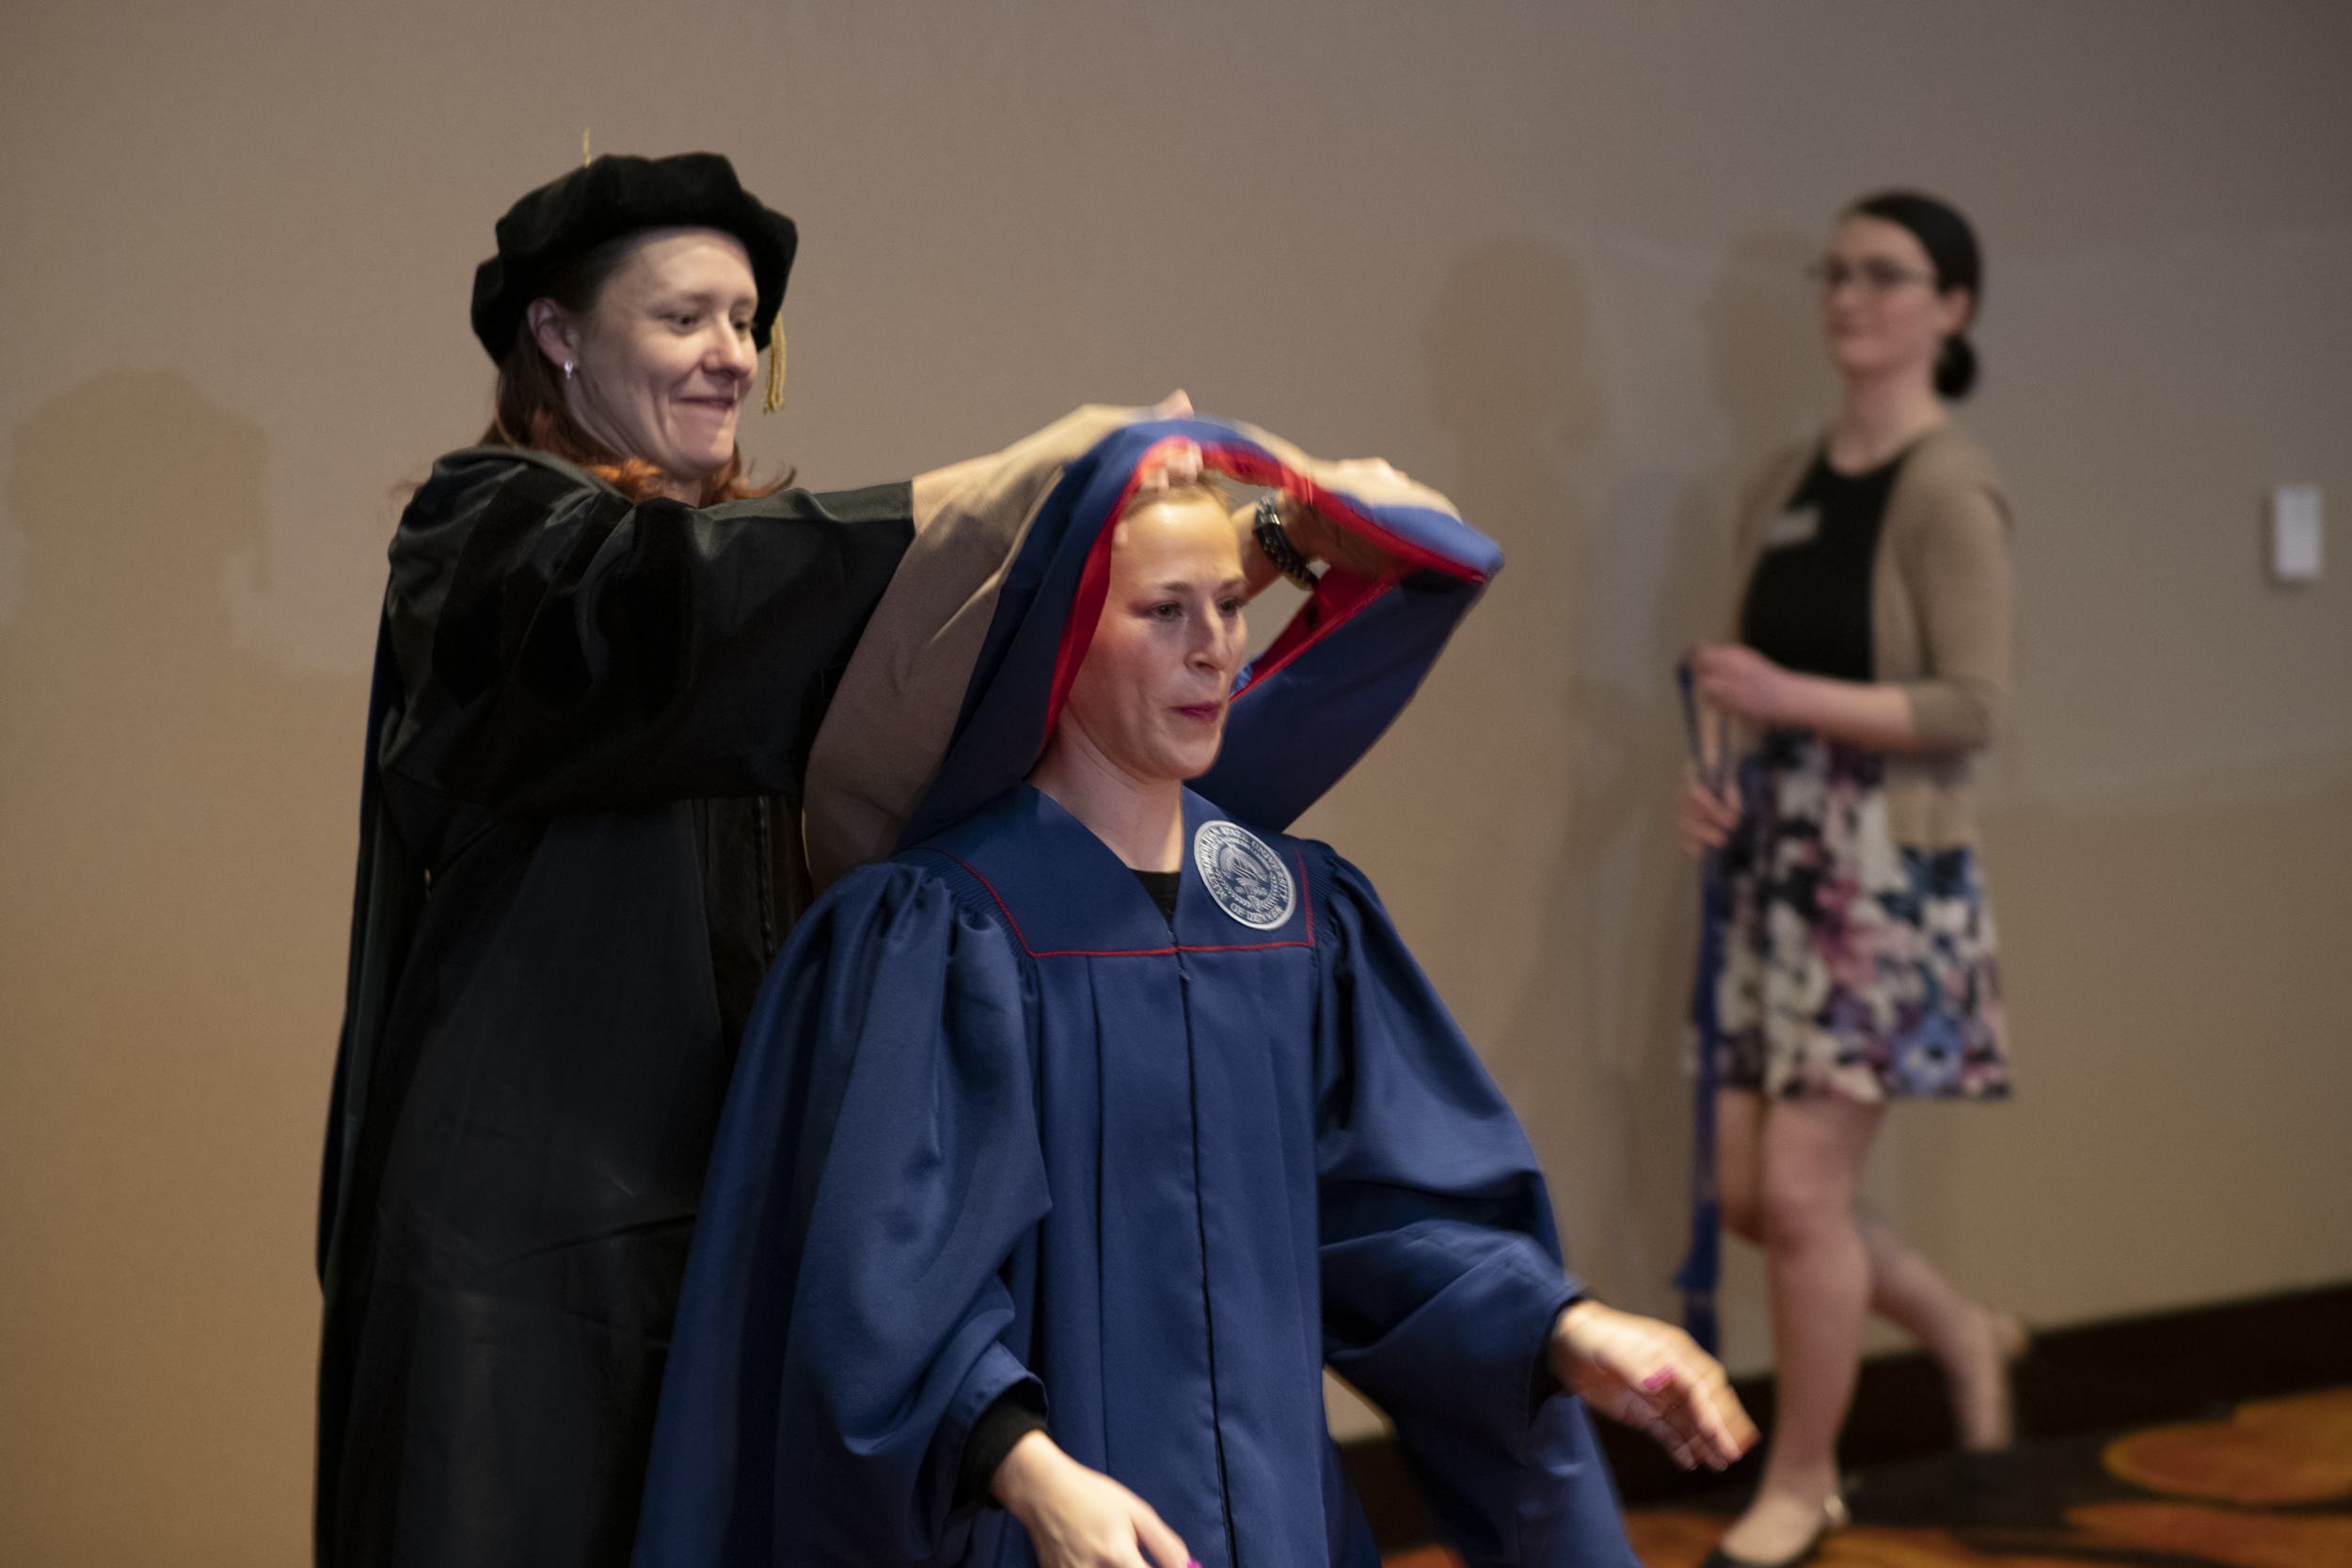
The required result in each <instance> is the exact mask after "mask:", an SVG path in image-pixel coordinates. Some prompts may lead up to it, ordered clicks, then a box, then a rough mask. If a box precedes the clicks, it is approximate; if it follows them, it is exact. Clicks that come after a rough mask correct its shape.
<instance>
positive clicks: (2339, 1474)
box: [1390, 1388, 2352, 1568]
mask: <svg viewBox="0 0 2352 1568" xmlns="http://www.w3.org/2000/svg"><path fill="white" fill-rule="evenodd" d="M1847 1501H1848V1504H1849V1506H1850V1507H1851V1509H1852V1512H1853V1516H1854V1523H1853V1526H1852V1528H1849V1529H1846V1530H1843V1531H1841V1532H1839V1533H1838V1534H1836V1535H1834V1536H1832V1537H1830V1538H1829V1539H1828V1540H1827V1541H1826V1542H1825V1543H1824V1544H1823V1545H1822V1549H1821V1553H1820V1557H1819V1558H1818V1559H1816V1561H1818V1562H1819V1563H1820V1564H1822V1565H1823V1568H2056V1565H2059V1564H2066V1565H2079V1564H2087V1563H2088V1564H2100V1563H2104V1564H2114V1565H2130V1568H2352V1388H2341V1389H2333V1390H2328V1391H2323V1392H2319V1393H2313V1394H2304V1395H2297V1396H2292V1397H2289V1398H2285V1399H2277V1400H2265V1401H2261V1402H2254V1403H2249V1404H2246V1405H2241V1406H2239V1407H2237V1408H2236V1409H2235V1410H2234V1411H2233V1410H2228V1409H2223V1410H2219V1411H2217V1412H2215V1414H2214V1418H2212V1419H2209V1420H2204V1421H2195V1422H2183V1423H2174V1424H2171V1425H2168V1426H2162V1427H2153V1428H2149V1427H2143V1428H2137V1429H2132V1430H2129V1431H2125V1432H2120V1433H2094V1434H2079V1435H2070V1436H2063V1437H2045V1438H2042V1439H2039V1440H2036V1441H2032V1442H2028V1443H2024V1444H2021V1445H2019V1446H2018V1447H2017V1448H2016V1449H2011V1450H2010V1451H2009V1452H2007V1453H2003V1454H1997V1455H1974V1456H1959V1455H1947V1456H1945V1457H1942V1458H1935V1459H1921V1460H1911V1461H1906V1462H1902V1463H1899V1464H1887V1465H1876V1466H1873V1467H1871V1468H1868V1469H1866V1470H1863V1471H1861V1472H1859V1473H1857V1474H1856V1475H1855V1476H1854V1477H1853V1478H1851V1481H1850V1484H1849V1492H1848V1497H1847ZM1746 1502H1747V1493H1746V1491H1745V1489H1744V1488H1733V1489H1727V1490H1724V1491H1721V1492H1716V1493H1709V1494H1705V1495H1702V1496H1697V1497H1690V1498H1688V1499H1684V1500H1681V1501H1678V1502H1677V1504H1676V1505H1675V1506H1674V1507H1672V1508H1645V1509H1635V1510H1633V1511H1632V1512H1630V1513H1628V1514H1627V1516H1626V1523H1627V1529H1628V1532H1629V1534H1630V1535H1631V1537H1632V1539H1633V1544H1634V1547H1635V1549H1636V1550H1637V1551H1639V1552H1640V1553H1641V1556H1642V1560H1643V1561H1644V1562H1645V1564H1647V1568H1695V1565H1696V1564H1697V1563H1698V1562H1699V1561H1700V1560H1702V1559H1704V1558H1705V1557H1706V1556H1707V1554H1708V1551H1709V1550H1710V1549H1711V1548H1712V1547H1713V1545H1714V1544H1715V1541H1716V1539H1717V1537H1719V1536H1720V1535H1721V1534H1722V1533H1723V1531H1724V1528H1725V1527H1726V1526H1727V1525H1728V1524H1729V1523H1730V1521H1731V1519H1732V1517H1733V1516H1734V1515H1735V1514H1736V1513H1739V1511H1740V1509H1741V1508H1742V1507H1744V1506H1745V1505H1746ZM1390 1561H1391V1564H1392V1565H1395V1568H1406V1565H1410V1568H1438V1565H1440V1564H1444V1563H1449V1562H1451V1561H1452V1558H1451V1555H1450V1554H1447V1553H1445V1552H1443V1551H1442V1550H1440V1549H1438V1548H1423V1549H1422V1550H1421V1551H1417V1552H1411V1553H1401V1554H1398V1555H1397V1556H1394V1557H1391V1559H1390Z"/></svg>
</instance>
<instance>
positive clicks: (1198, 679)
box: [1057, 489, 1248, 784]
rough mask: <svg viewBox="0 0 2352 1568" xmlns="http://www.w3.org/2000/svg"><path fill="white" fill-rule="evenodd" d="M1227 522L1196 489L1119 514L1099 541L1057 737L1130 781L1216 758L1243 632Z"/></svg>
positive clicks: (1192, 772) (1240, 586)
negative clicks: (1092, 609)
mask: <svg viewBox="0 0 2352 1568" xmlns="http://www.w3.org/2000/svg"><path fill="white" fill-rule="evenodd" d="M1247 594H1248V579H1247V578H1244V577H1243V575H1242V566H1241V548H1240V542H1239V540H1238V539H1237V538H1236V536H1235V534H1234V531H1233V524H1232V519H1231V518H1229V517H1228V516H1227V515H1226V514H1225V511H1224V508H1223V507H1222V506H1220V505H1219V504H1218V503H1217V500H1216V497H1215V496H1214V495H1212V494H1211V493H1210V492H1208V491H1206V490H1199V489H1187V490H1180V491H1177V492H1174V493H1173V495H1172V496H1171V497H1170V499H1166V500H1158V501H1153V502H1151V503H1149V504H1147V505H1144V506H1141V507H1138V508H1137V509H1136V510H1135V511H1134V512H1132V513H1130V514H1129V515H1127V516H1126V517H1125V518H1124V519H1122V520H1121V521H1120V524H1119V525H1118V532H1117V533H1116V534H1115V535H1114V536H1113V538H1112V541H1111V571H1110V588H1109V592H1108V594H1106V595H1105V596H1104V601H1103V618H1102V620H1101V621H1100V622H1098V623H1097V624H1096V626H1095V628H1094V641H1092V643H1090V644H1089V646H1088V649H1087V657H1086V662H1085V663H1083V664H1081V665H1080V666H1079V667H1078V673H1077V677H1076V678H1075V679H1074V680H1073V682H1072V683H1071V687H1070V697H1069V700H1068V702H1067V703H1066V704H1065V705H1063V708H1062V715H1061V720H1060V723H1059V726H1058V727H1057V737H1060V738H1066V736H1065V733H1064V732H1069V731H1072V730H1075V731H1076V732H1078V735H1077V736H1076V738H1077V740H1078V743H1079V744H1080V745H1082V746H1084V747H1086V748H1087V749H1089V750H1091V751H1092V752H1095V753H1097V754H1098V755H1099V756H1100V758H1101V759H1102V760H1103V761H1104V762H1106V763H1108V764H1109V765H1110V766H1112V767H1113V768H1117V769H1118V770H1119V771H1120V772H1121V773H1124V774H1126V775H1127V777H1128V778H1130V779H1132V780H1134V781H1135V782H1136V783H1138V784H1165V783H1175V782H1181V781H1183V780H1185V779H1195V778H1199V777H1200V775H1201V774H1203V773H1205V772H1207V771H1208V770H1209V768H1210V766H1211V765H1212V764H1213V763H1215V762H1216V752H1217V747H1218V745H1219V744H1220V743H1221V742H1222V741H1223V739H1224V736H1225V708H1226V701H1227V698H1228V697H1229V696H1230V695H1231V693H1232V687H1233V676H1234V673H1236V672H1237V671H1239V670H1240V668H1241V662H1242V650H1243V645H1244V641H1245V640H1246V638H1247V636H1248V632H1247V628H1246V626H1244V624H1243V621H1242V607H1243V605H1244V603H1245V602H1246V600H1247Z"/></svg>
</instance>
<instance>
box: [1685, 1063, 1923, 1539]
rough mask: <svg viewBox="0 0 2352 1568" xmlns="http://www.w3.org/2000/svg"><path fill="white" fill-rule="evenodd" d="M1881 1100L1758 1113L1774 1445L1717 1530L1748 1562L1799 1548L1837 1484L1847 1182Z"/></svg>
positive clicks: (1858, 1251) (1853, 1318)
mask: <svg viewBox="0 0 2352 1568" xmlns="http://www.w3.org/2000/svg"><path fill="white" fill-rule="evenodd" d="M1883 1110H1884V1107H1883V1106H1878V1105H1861V1104H1856V1103H1854V1102H1852V1101H1843V1100H1786V1101H1774V1102H1773V1103H1772V1104H1771V1105H1770V1106H1768V1107H1766V1108H1765V1111H1764V1115H1763V1137H1762V1140H1761V1147H1762V1154H1763V1160H1762V1170H1763V1177H1764V1181H1763V1204H1762V1218H1763V1231H1764V1250H1765V1261H1766V1264H1767V1267H1768V1269H1769V1273H1770V1277H1771V1282H1772V1355H1773V1362H1774V1366H1775V1372H1776V1375H1775V1378H1774V1388H1775V1398H1774V1410H1773V1417H1772V1449H1771V1451H1770V1452H1769V1453H1768V1454H1767V1455H1766V1457H1765V1461H1764V1479H1763V1481H1762V1483H1761V1484H1760V1485H1759V1486H1758V1487H1757V1488H1756V1500H1755V1501H1754V1502H1753V1503H1751V1504H1749V1505H1748V1511H1747V1512H1746V1513H1742V1514H1741V1515H1740V1518H1739V1519H1738V1521H1737V1522H1735V1523H1734V1524H1733V1525H1732V1527H1731V1529H1730V1532H1729V1533H1728V1534H1726V1535H1725V1536H1724V1550H1726V1551H1728V1552H1730V1553H1731V1554H1732V1555H1733V1556H1735V1557H1739V1558H1742V1559H1745V1560H1748V1561H1751V1562H1775V1561H1779V1560H1782V1559H1785V1558H1788V1557H1790V1556H1792V1555H1794V1554H1795V1553H1796V1552H1798V1551H1799V1550H1801V1549H1802V1548H1803V1547H1804V1544H1805V1543H1806V1542H1807V1541H1808V1540H1810V1539H1811V1538H1812V1536H1813V1534H1814V1532H1815V1531H1816V1530H1818V1529H1819V1528H1820V1524H1821V1518H1822V1508H1823V1506H1824V1504H1825V1503H1827V1501H1828V1500H1829V1499H1830V1498H1831V1497H1834V1496H1836V1491H1837V1455H1836V1445H1837V1429H1838V1428H1839V1427H1840V1426H1841V1425H1843V1424H1844V1422H1845V1419H1846V1406H1847V1404H1848V1402H1850V1401H1851V1399H1852V1397H1853V1383H1854V1372H1855V1370H1856V1368H1857V1366H1858V1365H1859V1363H1860V1360H1861V1354H1862V1320H1863V1318H1864V1316H1865V1315H1866V1314H1867V1311H1868V1309H1869V1302H1870V1258H1869V1253H1868V1250H1867V1248H1866V1247H1865V1246H1864V1244H1863V1240H1862V1234H1861V1232H1860V1230H1859V1229H1857V1228H1856V1227H1855V1224H1854V1184H1855V1182H1856V1180H1858V1179H1859V1177H1860V1175H1861V1171H1862V1167H1863V1164H1864V1163H1865V1162H1866V1161H1867V1159H1868V1158H1869V1154H1870V1141H1871V1138H1872V1137H1873V1135H1874V1134H1875V1133H1876V1132H1877V1131H1878V1124H1879V1117H1881V1115H1882V1114H1883Z"/></svg>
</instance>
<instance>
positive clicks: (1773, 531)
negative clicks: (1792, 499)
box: [1764, 506, 1821, 550]
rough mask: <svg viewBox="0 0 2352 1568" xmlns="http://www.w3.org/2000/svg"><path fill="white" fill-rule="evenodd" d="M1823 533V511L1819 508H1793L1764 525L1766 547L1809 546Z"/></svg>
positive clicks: (1772, 548) (1774, 548)
mask: <svg viewBox="0 0 2352 1568" xmlns="http://www.w3.org/2000/svg"><path fill="white" fill-rule="evenodd" d="M1820 531H1821V509H1820V507H1818V506H1800V507H1792V508H1790V509H1789V510H1788V511H1787V512H1784V513H1782V514H1781V515H1779V516H1777V517H1774V518H1773V519H1772V521H1771V522H1769V523H1766V524H1765V525H1764V547H1765V548H1766V549H1768V550H1777V549H1784V548H1786V547H1787V546H1790V545H1809V544H1811V543H1812V542H1813V536H1814V535H1815V534H1817V533H1819V532H1820Z"/></svg>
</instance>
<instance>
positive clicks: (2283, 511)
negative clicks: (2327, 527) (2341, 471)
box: [2270, 484, 2320, 582]
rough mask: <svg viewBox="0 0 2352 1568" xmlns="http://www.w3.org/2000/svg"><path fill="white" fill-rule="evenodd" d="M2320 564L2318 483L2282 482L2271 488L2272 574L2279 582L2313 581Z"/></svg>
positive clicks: (2317, 574) (2316, 577) (2317, 573)
mask: <svg viewBox="0 0 2352 1568" xmlns="http://www.w3.org/2000/svg"><path fill="white" fill-rule="evenodd" d="M2319 565H2320V507H2319V486H2318V485H2316V484H2281V485H2280V486H2279V487H2278V488H2277V489H2275V490H2273V491H2271V492H2270V575H2271V576H2272V577H2273V578H2277V579H2278V580H2279V581H2280V582H2312V581H2316V580H2317V579H2318V577H2319Z"/></svg>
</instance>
